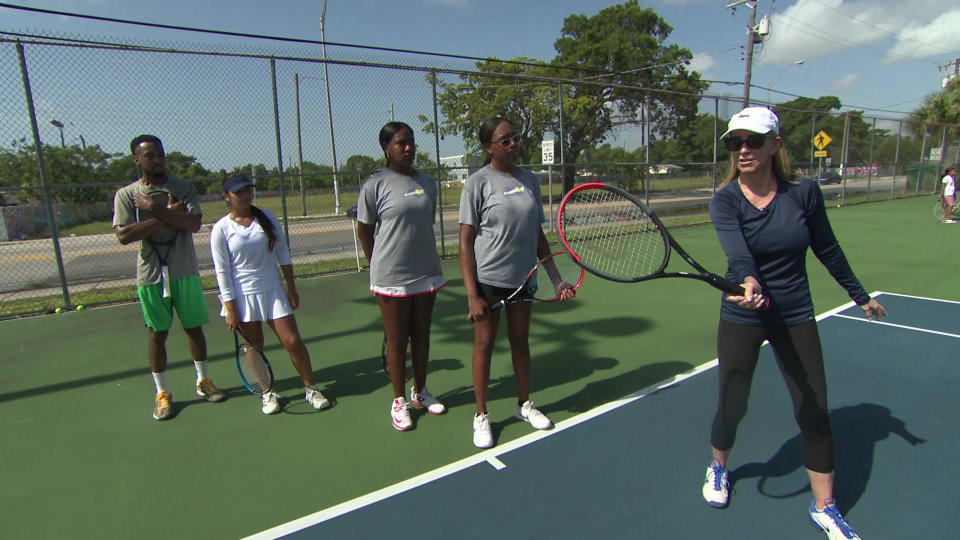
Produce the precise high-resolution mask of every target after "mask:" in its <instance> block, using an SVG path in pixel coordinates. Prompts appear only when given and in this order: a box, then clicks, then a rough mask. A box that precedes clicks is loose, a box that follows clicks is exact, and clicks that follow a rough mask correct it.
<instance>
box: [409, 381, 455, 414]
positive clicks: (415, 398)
mask: <svg viewBox="0 0 960 540" xmlns="http://www.w3.org/2000/svg"><path fill="white" fill-rule="evenodd" d="M410 404H411V405H413V406H414V407H425V408H426V409H427V412H428V413H430V414H443V413H445V412H447V406H446V405H444V404H443V403H440V400H439V399H437V398H435V397H433V396H432V395H431V394H430V391H429V390H427V387H426V386H424V387H423V388H422V389H421V390H420V393H419V394H418V393H417V391H416V389H415V388H413V387H412V386H411V387H410Z"/></svg>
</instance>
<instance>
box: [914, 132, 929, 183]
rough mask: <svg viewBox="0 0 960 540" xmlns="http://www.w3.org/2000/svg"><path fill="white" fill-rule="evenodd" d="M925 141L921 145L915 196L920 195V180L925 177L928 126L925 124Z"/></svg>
mask: <svg viewBox="0 0 960 540" xmlns="http://www.w3.org/2000/svg"><path fill="white" fill-rule="evenodd" d="M921 127H922V128H923V141H922V142H921V143H920V158H919V159H918V160H917V189H916V190H915V193H914V195H919V194H920V178H921V177H922V176H923V154H924V153H925V152H926V150H927V126H926V124H923V125H922V126H921Z"/></svg>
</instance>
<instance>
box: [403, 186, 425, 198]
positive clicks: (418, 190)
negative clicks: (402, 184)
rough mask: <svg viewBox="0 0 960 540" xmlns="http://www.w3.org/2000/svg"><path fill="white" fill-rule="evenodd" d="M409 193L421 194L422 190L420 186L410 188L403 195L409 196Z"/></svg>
mask: <svg viewBox="0 0 960 540" xmlns="http://www.w3.org/2000/svg"><path fill="white" fill-rule="evenodd" d="M411 195H423V190H422V189H420V188H417V189H411V190H410V191H408V192H406V193H404V194H403V196H404V197H410V196H411Z"/></svg>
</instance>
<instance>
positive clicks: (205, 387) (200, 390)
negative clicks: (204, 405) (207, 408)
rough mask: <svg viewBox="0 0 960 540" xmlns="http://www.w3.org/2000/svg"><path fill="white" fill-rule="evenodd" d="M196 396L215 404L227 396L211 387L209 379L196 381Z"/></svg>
mask: <svg viewBox="0 0 960 540" xmlns="http://www.w3.org/2000/svg"><path fill="white" fill-rule="evenodd" d="M197 395H198V396H200V397H202V398H206V399H207V401H209V402H211V403H217V402H218V401H223V400H225V399H227V395H226V394H224V393H223V391H221V390H220V389H219V388H217V387H216V386H214V385H213V381H211V380H210V379H200V380H199V381H197Z"/></svg>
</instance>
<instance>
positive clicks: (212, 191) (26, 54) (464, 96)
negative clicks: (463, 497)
mask: <svg viewBox="0 0 960 540" xmlns="http://www.w3.org/2000/svg"><path fill="white" fill-rule="evenodd" d="M2 36H6V37H2ZM315 53H316V51H306V52H305V51H282V52H280V51H271V52H266V53H264V52H262V51H240V50H237V49H231V50H210V47H203V48H200V47H196V46H190V45H187V44H180V45H177V46H175V47H170V46H162V47H161V46H157V45H156V44H133V43H124V44H117V43H105V42H102V41H99V42H93V41H91V40H86V41H82V40H78V39H69V40H66V39H60V38H54V37H38V36H29V37H28V36H14V35H12V34H9V33H6V34H0V68H2V72H0V117H2V118H3V119H4V122H2V123H0V295H2V298H3V304H2V305H3V307H2V308H0V317H3V316H16V315H22V314H29V313H38V312H47V311H51V310H53V309H55V308H57V307H69V306H75V305H78V304H87V305H91V304H96V303H106V302H114V301H121V300H129V299H132V298H135V296H136V294H135V288H134V284H133V275H134V266H135V250H136V249H137V246H136V245H127V246H123V245H120V243H119V242H118V241H117V239H116V237H115V236H114V234H113V230H112V227H111V218H112V210H113V208H112V198H113V194H114V192H115V191H116V190H117V189H118V188H119V187H121V186H123V185H125V184H127V183H129V182H131V181H133V180H134V179H135V178H137V177H138V171H137V170H136V168H135V166H134V164H133V161H132V159H131V156H130V149H129V141H130V140H131V139H132V138H133V137H134V136H136V135H138V134H140V133H151V134H154V135H157V136H159V137H160V138H161V139H162V140H163V141H164V146H165V149H166V150H167V167H168V173H169V174H171V175H173V176H177V177H180V178H188V179H191V180H192V181H193V182H194V183H195V186H196V188H197V191H198V193H199V194H200V197H201V201H202V206H203V214H204V228H203V230H202V231H201V233H199V234H196V235H194V242H195V244H196V247H197V254H198V258H199V261H200V266H201V273H202V276H203V279H204V284H205V286H207V287H210V288H212V287H215V283H214V280H213V278H212V275H211V274H212V263H211V258H210V251H209V242H208V237H209V235H208V234H207V233H208V231H209V227H210V224H212V223H213V222H214V221H216V220H217V219H218V218H219V217H221V216H222V215H224V214H225V213H226V212H227V209H226V207H225V205H224V202H223V200H222V199H221V198H220V196H219V193H218V192H219V191H220V189H219V181H220V179H221V178H222V177H223V175H225V174H228V173H232V172H244V173H246V174H248V175H249V176H251V177H252V178H254V182H255V185H256V188H257V191H256V193H257V195H256V197H257V200H256V204H257V205H259V206H262V207H265V208H269V209H271V210H273V211H274V212H275V213H276V214H277V215H278V216H279V217H280V219H281V222H282V223H283V225H284V229H285V233H286V235H287V237H288V241H289V243H290V247H291V252H292V254H293V256H294V262H295V268H296V272H297V275H299V276H305V275H316V274H323V273H330V272H342V271H357V270H359V269H362V267H363V266H365V264H366V261H365V260H364V259H363V255H362V252H361V251H360V250H359V248H358V245H357V242H356V237H355V234H354V225H353V223H352V222H351V220H350V219H349V218H348V217H347V209H349V208H350V207H351V206H352V205H354V204H356V202H357V194H358V192H359V187H360V185H361V183H362V182H363V180H364V179H365V178H366V177H367V176H369V174H370V173H372V172H373V171H375V170H377V169H378V168H380V167H382V166H383V159H382V152H381V151H380V148H379V145H378V143H377V134H378V132H379V130H380V128H381V127H382V125H383V124H384V123H386V122H388V121H391V120H399V121H405V122H407V123H409V124H411V125H412V126H413V127H414V130H415V131H416V132H417V133H418V156H417V161H416V166H417V168H418V169H420V170H422V171H423V172H426V173H427V174H430V175H432V176H433V177H434V178H436V179H437V181H438V182H439V185H440V188H441V189H440V190H439V193H440V196H439V199H440V200H439V209H438V219H437V225H436V233H437V240H438V251H439V252H440V253H441V255H443V256H451V255H454V254H455V253H456V250H457V232H458V224H457V216H458V205H459V200H460V189H461V186H462V185H463V180H464V179H465V178H466V176H467V175H468V174H469V173H471V172H472V171H474V170H476V169H477V168H478V166H479V165H480V161H481V159H482V158H481V156H480V152H479V151H478V145H477V143H476V141H475V140H474V138H473V136H472V134H473V133H474V132H475V129H476V126H470V125H467V126H466V127H465V126H464V119H465V118H466V116H465V115H466V112H464V107H469V103H470V102H469V99H468V97H469V95H478V94H482V93H483V92H494V93H496V92H498V91H501V90H504V89H509V91H510V92H512V94H510V95H511V98H510V100H506V101H503V102H502V103H501V102H497V101H496V100H493V102H492V106H493V107H495V108H494V110H495V111H496V110H497V109H496V107H502V110H501V112H500V114H503V115H506V116H507V117H510V118H513V119H517V118H519V120H517V124H518V127H519V128H520V131H521V135H522V136H523V138H524V142H525V146H526V150H525V152H524V156H525V158H526V159H525V161H527V162H528V163H529V165H528V166H529V167H530V168H531V170H533V171H534V172H536V173H537V174H538V175H539V176H540V177H541V178H542V181H543V185H544V189H543V194H544V205H545V208H546V209H548V215H552V213H553V211H554V210H555V208H556V206H557V205H558V204H559V202H560V198H561V196H562V193H563V187H564V185H565V184H566V186H567V187H569V186H570V185H572V184H574V183H581V182H585V181H602V182H612V183H617V184H619V185H621V186H623V187H626V188H627V189H629V190H631V191H633V192H635V193H638V194H640V195H641V196H642V197H644V198H645V199H646V200H647V201H648V203H649V204H651V206H653V208H654V209H656V210H657V211H658V212H659V213H662V214H665V215H670V216H678V217H680V218H683V219H686V220H688V221H689V220H693V221H696V220H701V221H703V220H706V219H707V217H706V205H707V203H708V201H709V199H710V197H711V196H712V194H713V191H714V190H715V189H716V187H717V186H718V185H719V184H720V183H721V182H722V181H723V180H724V177H725V175H726V173H727V168H728V165H727V162H726V159H727V155H728V153H727V152H726V151H724V150H722V149H721V148H719V147H718V146H717V138H718V136H719V135H720V134H721V133H722V132H723V131H724V129H725V123H726V119H727V118H729V117H730V115H731V114H732V113H734V112H736V111H737V110H739V108H740V106H739V98H735V97H721V96H712V97H702V98H701V97H697V96H691V99H692V100H693V106H694V108H695V109H696V111H697V112H696V114H695V116H694V115H690V116H689V117H688V118H685V119H684V121H683V122H680V123H676V124H672V125H671V126H670V129H665V128H664V127H663V126H664V125H666V124H667V123H669V122H668V121H667V120H664V117H663V115H662V111H659V112H660V113H661V114H660V115H659V116H658V114H657V113H658V110H657V104H656V99H655V97H656V96H654V99H647V98H644V99H647V101H643V100H640V102H641V103H642V106H641V107H639V108H633V109H630V110H628V111H626V112H625V111H623V110H619V109H617V110H612V109H611V110H610V111H606V112H604V114H603V115H602V118H603V120H604V121H605V122H609V126H607V128H608V129H607V132H606V134H605V135H604V142H603V144H581V143H583V142H584V140H582V139H580V137H581V134H580V132H579V131H577V130H578V129H580V127H578V126H577V125H576V124H575V122H573V121H572V119H574V113H575V112H576V111H575V108H576V107H580V106H582V101H581V102H577V101H575V100H577V99H582V97H579V96H578V90H583V89H586V88H588V87H596V86H598V85H605V86H607V87H618V88H620V89H621V90H623V89H626V90H629V91H631V92H635V93H636V94H637V95H649V94H650V92H647V91H646V90H645V89H644V88H632V87H629V86H625V85H617V84H614V83H611V82H609V81H608V82H598V81H597V80H595V78H589V77H584V78H580V79H577V78H570V75H569V74H558V75H557V76H548V75H544V74H543V73H542V72H535V70H525V69H520V70H516V69H515V70H513V71H512V72H511V73H509V74H506V73H502V72H498V73H491V72H490V71H489V69H487V68H484V69H483V70H481V69H480V68H481V67H484V66H481V65H480V64H477V65H476V66H474V65H466V64H464V63H463V62H460V63H450V64H448V65H440V60H437V61H435V62H433V65H412V63H411V62H409V58H407V57H404V56H403V55H399V54H394V55H393V56H390V57H387V58H385V55H386V54H387V53H376V54H377V55H376V56H374V53H369V52H363V51H361V52H356V51H354V52H353V53H352V54H350V53H347V52H341V53H336V54H334V56H332V57H330V58H326V59H324V58H316V57H314V55H315ZM337 54H339V55H340V56H337ZM361 55H366V57H361ZM398 58H403V59H405V60H406V61H407V63H403V62H401V61H400V60H398ZM417 60H418V61H419V63H420V64H426V63H427V62H426V60H425V59H422V58H420V59H417ZM448 62H453V61H448ZM485 64H489V63H485ZM561 75H562V76H561ZM471 93H472V94H471ZM504 93H505V92H500V93H499V94H497V95H498V96H502V95H503V94H504ZM564 100H567V101H566V102H565V101H564ZM697 101H699V102H698V103H697ZM518 102H520V103H524V102H525V103H527V104H531V105H530V107H529V108H528V109H524V110H517V103H518ZM811 102H812V100H811ZM486 105H491V103H487V104H486ZM777 110H778V113H779V114H780V116H781V119H782V121H783V129H784V133H783V137H784V141H785V144H786V145H787V147H788V149H789V150H790V152H791V155H792V159H793V166H794V168H795V170H796V171H797V172H798V173H799V174H803V175H807V176H811V177H814V178H818V179H819V181H820V183H821V184H822V186H823V191H824V194H825V195H826V196H827V197H828V198H830V199H831V200H834V199H835V200H836V201H837V202H839V203H849V202H854V201H863V200H879V199H888V198H893V197H899V196H907V195H918V194H927V193H931V192H933V191H935V190H937V189H938V186H939V181H940V177H941V176H942V172H943V169H944V167H946V166H948V165H950V164H955V163H957V162H960V155H958V153H960V126H955V125H931V124H925V125H923V126H919V125H913V124H911V123H910V122H909V121H908V120H906V119H898V118H879V117H877V118H873V117H868V116H865V115H863V114H861V113H859V112H858V113H852V112H851V113H839V112H836V111H831V110H814V109H812V108H811V109H807V108H804V107H803V106H800V105H793V106H791V107H787V106H780V107H778V108H777ZM527 113H529V115H530V116H531V117H534V116H538V117H540V118H541V119H542V120H541V122H540V124H536V123H535V122H534V121H533V120H530V119H529V118H527V117H526V116H525V115H527ZM565 115H566V118H565ZM528 120H529V121H528ZM565 122H566V123H565ZM535 124H536V125H535ZM583 137H585V136H583ZM550 139H554V140H556V141H557V142H556V150H555V156H554V159H555V163H549V164H544V163H542V159H541V158H542V157H543V156H542V153H541V151H540V143H541V141H542V140H550ZM595 142H596V141H595ZM38 148H39V149H41V150H42V151H40V152H38V151H37V149H38ZM550 228H551V229H552V221H551V225H550Z"/></svg>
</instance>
